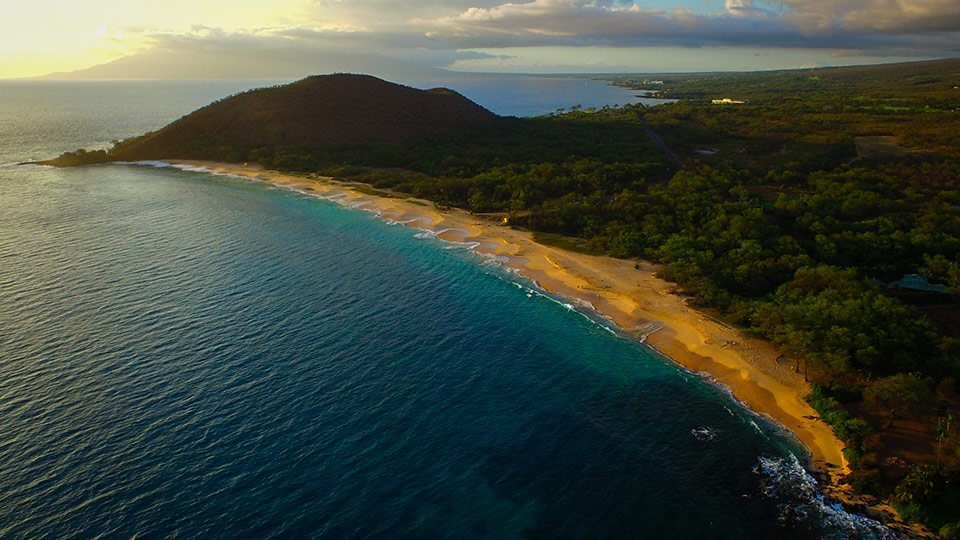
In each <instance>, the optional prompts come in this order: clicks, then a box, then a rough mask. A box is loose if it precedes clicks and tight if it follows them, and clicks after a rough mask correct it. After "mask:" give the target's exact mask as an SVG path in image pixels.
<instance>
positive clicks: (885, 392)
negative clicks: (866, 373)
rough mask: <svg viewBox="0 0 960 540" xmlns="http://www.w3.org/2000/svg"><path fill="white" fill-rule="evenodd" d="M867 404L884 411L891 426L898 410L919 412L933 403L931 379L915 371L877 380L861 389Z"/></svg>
mask: <svg viewBox="0 0 960 540" xmlns="http://www.w3.org/2000/svg"><path fill="white" fill-rule="evenodd" d="M863 399H864V402H865V403H866V404H867V406H869V407H872V408H874V409H876V410H882V411H885V412H886V413H887V414H888V415H889V420H888V421H887V424H886V425H885V426H884V427H892V426H893V421H894V419H895V418H896V416H897V413H898V412H907V413H912V412H919V411H922V410H923V409H924V408H927V407H930V406H932V405H933V403H934V399H935V396H934V393H933V381H932V380H931V379H929V378H922V377H921V376H920V375H919V374H916V373H898V374H896V375H891V376H890V377H885V378H883V379H880V380H878V381H877V382H875V383H874V384H873V385H872V386H870V387H869V388H867V389H866V390H864V391H863Z"/></svg>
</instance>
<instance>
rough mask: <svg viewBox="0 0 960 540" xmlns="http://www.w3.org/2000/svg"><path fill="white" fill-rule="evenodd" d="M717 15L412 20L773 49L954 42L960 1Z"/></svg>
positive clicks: (830, 4)
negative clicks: (763, 46) (764, 46)
mask: <svg viewBox="0 0 960 540" xmlns="http://www.w3.org/2000/svg"><path fill="white" fill-rule="evenodd" d="M723 8H724V9H723V11H722V12H715V13H707V14H704V13H696V14H695V13H692V12H690V11H685V10H674V11H667V10H664V9H651V8H646V9H644V8H641V7H639V6H638V5H636V4H634V3H632V2H621V1H615V0H596V1H584V0H530V1H526V2H516V3H513V2H510V3H500V4H498V5H494V6H487V7H479V6H473V7H469V8H467V9H465V10H463V11H461V12H459V13H456V14H455V15H446V16H442V17H434V18H429V19H416V20H413V21H411V24H410V27H411V29H417V30H419V31H422V32H423V34H424V35H426V36H428V37H430V38H431V39H432V40H434V41H436V42H437V43H440V44H445V45H448V46H456V47H461V48H465V47H477V48H496V47H505V46H537V45H538V46H558V45H607V46H637V45H646V46H657V45H661V46H667V45H669V46H677V45H681V46H682V45H686V46H691V47H700V46H734V47H736V46H762V45H766V46H770V47H801V48H840V49H862V48H872V47H878V46H882V47H897V48H901V49H915V48H928V49H929V48H931V47H932V48H934V49H936V48H941V49H954V48H956V44H957V39H956V38H957V37H958V35H960V34H958V32H960V2H957V0H848V1H846V2H837V1H836V0H783V1H772V0H725V3H724V6H723Z"/></svg>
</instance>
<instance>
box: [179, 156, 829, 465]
mask: <svg viewBox="0 0 960 540" xmlns="http://www.w3.org/2000/svg"><path fill="white" fill-rule="evenodd" d="M174 163H175V164H176V165H177V166H180V167H184V168H197V169H205V170H209V171H213V172H217V173H221V174H230V175H236V176H242V177H247V178H251V179H257V180H260V181H264V182H268V183H271V184H274V185H277V186H280V187H288V188H291V189H296V190H299V191H303V192H305V193H313V194H317V195H321V196H325V197H331V196H334V197H342V198H343V199H344V200H345V201H347V202H349V203H351V204H355V205H363V208H364V209H365V210H369V211H373V212H376V213H378V214H379V215H380V216H382V217H384V218H387V219H390V220H394V221H399V222H404V223H407V224H408V225H410V226H413V227H416V228H419V229H425V230H431V231H434V232H436V233H438V236H439V237H440V238H442V239H445V240H449V241H453V242H471V243H476V244H477V246H478V247H477V248H476V249H477V251H479V252H482V253H486V254H493V255H497V256H499V257H502V258H503V259H504V260H505V263H504V264H505V265H507V266H509V267H511V268H514V269H516V270H517V271H518V272H519V273H520V274H522V275H523V276H526V277H528V278H530V279H532V280H535V281H536V282H537V283H538V284H539V285H540V286H541V287H542V288H544V289H545V290H547V291H549V292H551V293H553V294H556V295H559V296H563V297H566V298H568V299H569V300H570V301H571V303H574V304H578V305H583V306H587V304H589V305H590V306H593V309H595V310H596V311H597V312H599V313H600V314H602V315H603V316H605V317H607V318H609V319H610V320H612V321H613V322H614V323H615V324H616V325H617V326H619V327H620V328H621V329H622V330H623V331H624V332H626V333H627V334H630V335H633V336H634V337H636V338H638V339H644V340H645V342H646V343H647V344H648V345H649V346H651V347H653V348H654V349H656V350H657V351H659V352H661V353H662V354H664V355H666V356H667V357H669V358H670V359H672V360H673V361H675V362H677V363H679V364H680V365H682V366H684V367H686V368H687V369H689V370H690V371H693V372H696V373H701V374H703V375H704V376H706V377H709V378H711V379H714V380H715V381H716V382H717V383H719V384H721V385H723V386H726V387H727V388H729V389H730V391H731V392H732V394H733V395H734V396H735V397H736V399H738V400H739V401H741V402H742V403H743V404H744V405H745V406H747V407H749V408H750V409H751V410H753V411H756V412H758V413H760V414H762V415H766V416H768V417H769V418H771V419H772V420H774V421H775V422H777V423H778V424H780V425H782V426H784V427H786V428H787V429H789V430H790V431H792V432H793V433H794V434H795V435H796V437H797V438H798V439H799V440H800V441H801V442H802V443H803V444H804V445H805V446H806V447H807V448H808V449H809V450H810V452H811V455H812V458H811V459H812V462H811V465H812V466H813V467H814V468H815V469H816V470H817V471H819V472H821V473H826V474H829V475H830V476H831V477H832V478H834V479H835V478H836V477H837V475H838V474H840V473H842V472H844V471H845V470H846V461H845V460H844V458H843V454H842V449H843V444H842V443H841V442H840V440H839V439H837V438H836V437H835V436H834V435H833V432H832V430H831V428H830V426H828V425H827V424H825V423H824V422H823V421H822V420H820V418H819V417H818V416H817V414H816V412H815V411H814V410H813V409H812V408H811V407H810V405H809V404H807V402H806V401H805V400H804V396H805V395H806V394H807V392H809V387H808V385H807V383H806V382H804V379H803V375H802V374H798V373H795V370H794V365H793V362H792V361H790V360H782V359H781V360H778V358H779V357H780V352H779V351H778V350H777V349H776V348H775V347H774V346H773V345H772V344H770V343H768V342H764V341H760V340H756V339H750V338H746V337H745V336H743V335H742V334H740V333H739V332H738V331H736V330H735V329H733V328H731V327H729V326H727V325H724V324H722V323H719V322H717V321H715V320H712V319H710V318H709V317H706V316H705V315H703V314H700V313H698V312H697V311H695V310H693V309H690V308H688V307H687V306H686V305H685V303H684V299H683V298H682V297H681V296H678V295H676V294H673V293H672V292H673V290H674V288H675V285H674V284H672V283H668V282H666V281H663V280H661V279H659V278H657V277H656V275H655V273H656V266H655V265H653V264H650V263H647V262H643V261H641V262H638V261H636V260H621V259H615V258H612V257H600V256H593V255H586V254H581V253H573V252H569V251H565V250H561V249H559V248H554V247H550V246H544V245H542V244H538V243H536V242H534V241H533V237H532V235H531V234H530V233H528V232H524V231H518V230H515V229H511V228H510V227H507V226H503V225H502V224H500V223H497V222H495V221H490V220H485V219H482V218H479V217H476V216H473V215H471V214H470V213H469V212H466V211H463V210H458V209H449V210H447V209H444V210H442V211H441V210H438V209H436V208H435V207H434V206H433V205H432V204H431V203H429V202H426V201H417V200H413V199H405V198H400V197H379V196H375V195H369V194H365V193H361V192H360V191H356V190H353V189H351V186H350V184H348V183H340V182H336V181H333V180H331V179H327V178H306V177H299V176H293V175H287V174H282V173H278V172H275V171H268V170H264V169H262V168H260V167H259V166H256V165H252V164H251V165H243V164H236V165H233V164H223V163H208V162H197V161H178V162H174Z"/></svg>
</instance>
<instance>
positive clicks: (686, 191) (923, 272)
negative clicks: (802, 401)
mask: <svg viewBox="0 0 960 540" xmlns="http://www.w3.org/2000/svg"><path fill="white" fill-rule="evenodd" d="M655 79H656V80H652V79H651V78H650V77H646V78H641V77H627V76H622V77H610V78H609V80H610V81H611V82H612V83H615V84H620V85H623V86H628V87H631V88H635V89H637V90H638V92H639V91H643V92H649V93H654V94H656V95H659V96H662V97H668V98H674V99H676V100H677V101H676V102H675V103H668V104H663V105H659V106H655V107H644V106H641V105H626V106H623V107H618V108H604V109H600V110H582V109H580V108H578V107H574V108H573V109H571V110H569V111H558V112H557V113H555V114H551V115H548V116H543V117H539V118H523V119H520V118H500V119H497V120H495V121H490V122H480V123H474V124H471V125H468V126H465V127H464V128H463V129H459V130H456V131H453V132H448V133H444V134H443V135H441V136H436V137H427V138H422V139H418V140H416V141H411V142H410V143H408V144H391V145H383V144H380V145H363V144H349V145H326V146H323V147H317V146H310V145H301V146H290V145H263V146H258V147H256V148H251V147H238V146H229V145H223V144H222V141H221V144H220V146H219V147H217V148H213V147H206V148H196V149H194V150H195V151H193V152H187V153H185V154H184V155H182V156H180V157H184V158H200V159H218V160H232V161H256V162H259V163H261V164H262V165H264V166H266V167H271V168H279V169H285V170H291V171H302V172H309V173H318V174H324V175H331V176H335V177H338V178H341V179H348V180H352V181H359V182H366V183H369V184H371V185H373V186H374V187H376V188H378V189H382V190H390V191H392V192H396V193H403V194H410V195H414V196H417V197H422V198H425V199H429V200H432V201H434V202H435V203H436V204H438V205H447V206H457V207H462V208H465V209H468V210H470V211H472V212H475V213H497V214H498V215H506V216H509V220H510V223H511V224H512V225H513V226H515V227H524V228H528V229H530V230H532V231H534V232H535V233H536V234H537V235H538V236H539V238H540V239H542V241H545V242H562V243H563V245H564V246H568V247H571V248H574V249H582V250H587V251H591V252H595V253H603V254H609V255H612V256H616V257H639V258H644V259H648V260H652V261H655V262H658V263H660V264H661V268H662V270H661V276H662V277H663V278H665V279H667V280H670V281H673V282H676V283H677V284H678V286H679V291H680V293H682V294H685V295H689V296H690V297H691V302H692V304H693V305H695V306H697V307H698V308H699V309H701V310H704V311H707V312H709V313H710V314H711V315H713V316H716V317H718V318H721V319H723V320H725V321H728V322H729V323H730V324H732V325H736V326H738V327H740V328H741V329H742V330H743V331H745V332H747V333H749V334H751V335H755V336H759V337H763V338H766V339H769V340H772V341H773V342H775V343H776V344H778V345H779V346H780V347H781V349H782V350H783V351H784V354H785V355H787V356H788V357H790V358H791V359H792V360H793V361H794V362H795V364H796V369H797V370H798V371H799V372H802V373H804V375H805V376H806V377H807V378H808V380H809V381H810V382H811V383H812V388H813V392H812V393H811V395H810V397H809V400H810V402H811V404H812V405H813V406H814V408H816V409H817V411H818V412H819V413H820V415H821V416H822V417H823V419H824V420H825V421H827V422H829V423H830V424H831V425H833V427H834V429H835V432H836V433H837V435H838V436H839V437H840V438H841V439H842V440H843V441H844V442H845V444H846V445H847V448H846V450H845V453H846V456H847V458H848V460H849V462H850V465H851V468H852V469H853V472H852V474H850V476H849V477H848V479H847V481H848V482H850V483H851V484H852V485H854V486H855V487H856V488H857V489H858V490H859V491H860V492H862V493H867V494H873V495H876V496H878V497H882V498H886V499H888V500H890V501H891V502H893V503H894V504H895V506H896V507H897V508H898V510H899V511H900V512H901V514H902V515H903V516H904V517H905V518H907V519H911V520H917V521H922V522H924V523H927V524H930V525H932V526H933V527H935V528H937V529H939V530H940V532H941V534H942V535H943V536H945V537H948V538H957V537H960V422H958V420H957V418H958V416H960V400H958V397H957V390H958V389H957V381H958V380H960V328H958V326H960V306H958V303H957V301H958V294H960V61H937V62H925V63H914V64H899V65H890V66H873V67H858V68H834V69H816V70H796V71H781V72H768V73H734V74H698V75H682V76H671V75H662V76H657V77H656V78H655ZM136 142H137V141H124V142H122V143H119V144H118V145H117V148H118V149H120V150H122V149H123V148H124V147H125V146H126V145H131V144H135V143H136ZM77 157H80V158H84V156H82V155H80V156H77V154H73V158H77ZM66 158H67V159H73V158H71V157H70V156H67V157H66ZM101 158H103V159H110V153H109V152H108V153H107V154H105V155H104V156H97V157H96V159H94V160H93V161H98V160H100V159H101ZM80 161H83V159H80Z"/></svg>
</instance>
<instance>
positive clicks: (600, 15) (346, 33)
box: [113, 0, 960, 70]
mask: <svg viewBox="0 0 960 540" xmlns="http://www.w3.org/2000/svg"><path fill="white" fill-rule="evenodd" d="M289 1H290V3H292V4H296V7H295V9H291V10H290V11H289V12H287V13H285V15H284V17H282V18H279V17H278V18H274V19H271V20H270V24H271V26H264V27H260V28H246V29H231V30H229V31H227V30H222V29H220V28H217V27H215V26H195V27H193V28H190V29H187V30H180V31H172V30H166V31H161V30H158V29H156V28H133V27H130V28H126V29H124V30H123V31H122V32H120V33H118V34H117V36H122V38H123V39H124V40H129V41H131V42H133V41H135V42H140V43H146V44H147V45H150V46H152V47H154V48H156V49H159V50H177V51H180V50H185V49H186V48H188V47H189V48H194V49H195V50H204V48H209V49H210V50H211V51H220V52H221V53H223V52H229V51H238V52H237V53H236V54H237V57H238V58H240V57H242V56H243V55H244V54H251V53H248V52H243V51H252V50H255V49H256V48H257V47H263V48H265V49H269V50H273V51H281V52H278V53H276V55H275V58H284V55H286V56H289V57H294V56H296V57H297V58H299V57H300V56H299V55H300V53H299V52H297V53H294V52H282V51H285V50H289V51H307V52H305V53H304V54H312V53H310V52H309V51H320V52H323V53H324V54H326V53H333V52H336V51H343V52H344V53H345V54H358V55H360V54H372V53H376V54H381V55H388V56H390V57H391V58H395V59H399V60H407V61H416V62H420V63H426V64H428V65H430V66H455V67H462V66H469V65H484V66H488V65H498V64H497V63H498V62H499V61H503V62H500V64H499V65H505V64H508V63H510V62H512V61H513V60H517V61H518V62H520V61H521V60H522V59H515V58H513V56H522V55H524V54H525V53H524V52H523V51H524V50H526V51H528V52H529V53H530V54H532V53H533V51H534V50H535V49H536V50H538V51H540V50H543V49H545V48H554V49H556V50H557V51H570V50H572V49H573V48H583V47H590V48H591V50H595V51H600V50H605V51H611V50H614V49H624V50H629V49H637V50H641V49H644V50H648V48H657V49H659V50H662V51H666V50H668V49H670V50H671V51H675V50H680V49H686V50H690V49H691V48H696V49H699V52H697V53H694V54H693V55H692V56H696V55H701V56H702V57H703V58H704V59H706V58H708V56H707V55H706V54H705V53H706V51H707V50H708V49H713V50H716V51H719V50H723V51H735V50H738V49H740V50H743V51H748V50H749V51H751V52H750V55H751V56H752V54H753V53H752V51H754V50H760V49H767V50H780V51H792V50H802V51H821V53H820V56H819V57H824V56H826V55H832V56H833V57H834V58H855V57H857V56H863V55H869V56H872V57H884V56H889V57H911V58H918V57H933V56H943V55H946V54H951V53H953V54H960V1H958V0H843V1H839V0H724V1H723V2H720V1H719V0H711V1H708V2H706V3H705V5H706V7H701V8H700V10H699V11H691V10H686V9H675V8H671V9H668V8H666V7H656V6H658V5H660V6H665V5H668V4H658V2H657V0H645V1H644V2H643V3H642V5H643V6H646V7H641V4H639V3H636V2H634V1H631V0H423V1H419V2H409V1H402V0H289ZM690 2H691V4H692V3H693V0H690ZM669 5H676V4H673V3H672V2H671V3H670V4H669ZM264 20H266V19H264ZM117 36H114V37H113V39H115V40H118V39H120V38H119V37H117ZM502 52H509V53H510V54H508V55H503V56H501V55H499V54H498V53H502ZM538 54H539V53H538ZM559 54H562V53H559ZM672 54H676V53H675V52H674V53H672ZM734 54H735V53H734ZM588 56H589V55H583V56H581V57H578V58H580V60H579V61H580V62H581V63H582V62H586V61H588V60H589V61H592V62H596V63H598V65H599V64H603V63H604V62H608V61H612V60H609V59H605V58H598V57H593V58H587V57H588ZM614 56H616V55H614ZM271 58H274V57H271ZM584 58H587V59H586V60H584ZM618 58H621V59H620V60H619V62H621V63H620V64H617V65H628V64H627V60H624V59H622V57H619V56H618ZM271 61H273V62H275V63H276V62H278V60H271ZM555 61H556V62H557V64H556V65H565V64H563V63H564V62H566V61H567V60H566V59H564V58H563V57H559V56H558V57H557V59H556V60H555ZM571 61H572V60H571ZM639 61H641V60H638V62H639ZM238 62H239V60H238ZM703 62H713V61H712V60H703ZM714 67H717V66H715V65H714V64H713V63H707V64H705V65H704V67H703V68H704V69H712V68H714ZM571 69H572V68H571ZM574 70H575V69H574Z"/></svg>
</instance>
